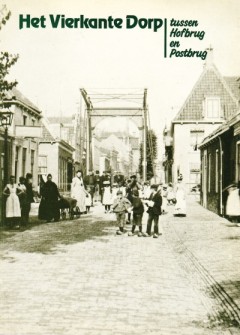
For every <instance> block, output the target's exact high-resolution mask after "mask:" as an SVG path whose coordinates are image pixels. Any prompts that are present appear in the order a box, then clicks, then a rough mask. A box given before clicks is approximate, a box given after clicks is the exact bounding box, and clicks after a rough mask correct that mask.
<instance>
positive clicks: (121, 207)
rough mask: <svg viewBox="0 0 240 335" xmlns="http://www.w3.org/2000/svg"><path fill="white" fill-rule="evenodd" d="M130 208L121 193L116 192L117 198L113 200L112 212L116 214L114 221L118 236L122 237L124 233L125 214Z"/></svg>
mask: <svg viewBox="0 0 240 335" xmlns="http://www.w3.org/2000/svg"><path fill="white" fill-rule="evenodd" d="M130 207H131V203H130V201H129V200H128V199H127V198H125V197H123V194H122V191H118V192H117V198H116V199H115V200H114V203H113V205H112V209H113V212H114V213H116V219H117V223H118V226H119V230H118V231H117V234H118V235H122V234H123V232H124V230H123V229H124V226H125V221H126V214H125V213H126V212H127V210H128V209H129V208H130Z"/></svg>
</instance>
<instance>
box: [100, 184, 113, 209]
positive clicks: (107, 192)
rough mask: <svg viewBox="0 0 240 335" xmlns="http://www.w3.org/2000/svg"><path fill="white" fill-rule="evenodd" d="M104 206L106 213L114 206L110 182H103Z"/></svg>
mask: <svg viewBox="0 0 240 335" xmlns="http://www.w3.org/2000/svg"><path fill="white" fill-rule="evenodd" d="M102 204H103V205H104V206H105V213H109V212H110V207H111V205H112V204H113V199H112V191H111V187H110V182H109V181H104V182H103V200H102Z"/></svg>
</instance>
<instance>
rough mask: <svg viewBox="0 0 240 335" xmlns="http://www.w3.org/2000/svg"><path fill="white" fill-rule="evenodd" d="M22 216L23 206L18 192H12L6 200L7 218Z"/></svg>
mask: <svg viewBox="0 0 240 335" xmlns="http://www.w3.org/2000/svg"><path fill="white" fill-rule="evenodd" d="M16 217H18V218H20V217H21V208H20V202H19V198H18V196H17V195H16V194H14V193H11V194H10V195H9V196H8V197H7V201H6V218H16Z"/></svg>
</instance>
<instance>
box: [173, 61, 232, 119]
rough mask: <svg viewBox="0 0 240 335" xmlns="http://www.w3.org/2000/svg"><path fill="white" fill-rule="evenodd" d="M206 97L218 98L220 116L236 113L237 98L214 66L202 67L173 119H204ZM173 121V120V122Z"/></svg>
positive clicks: (225, 116) (224, 117)
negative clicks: (195, 81) (200, 73)
mask: <svg viewBox="0 0 240 335" xmlns="http://www.w3.org/2000/svg"><path fill="white" fill-rule="evenodd" d="M208 97H219V98H220V109H221V117H222V118H223V119H227V118H229V117H230V116H232V115H234V114H236V112H237V109H238V99H237V98H236V96H235V92H234V93H233V91H232V90H231V88H230V87H229V85H228V83H227V82H226V81H225V80H224V78H223V77H222V76H221V75H220V73H219V72H218V70H217V69H216V67H215V66H211V67H207V68H205V69H204V71H203V73H202V75H201V76H200V78H199V79H198V81H197V83H196V84H195V86H194V87H193V89H192V91H191V93H190V95H189V96H188V98H187V99H186V101H185V103H184V104H183V106H182V108H181V109H180V111H179V113H178V114H177V116H176V117H175V119H174V121H190V120H191V121H192V120H193V121H197V120H198V121H201V120H204V117H205V116H204V111H205V107H204V103H205V101H206V98H208ZM174 121H173V122H174Z"/></svg>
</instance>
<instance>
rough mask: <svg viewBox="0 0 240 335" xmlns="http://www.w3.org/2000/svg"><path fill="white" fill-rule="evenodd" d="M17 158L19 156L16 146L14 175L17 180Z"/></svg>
mask: <svg viewBox="0 0 240 335" xmlns="http://www.w3.org/2000/svg"><path fill="white" fill-rule="evenodd" d="M18 158H19V147H16V151H15V177H16V180H18Z"/></svg>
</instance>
